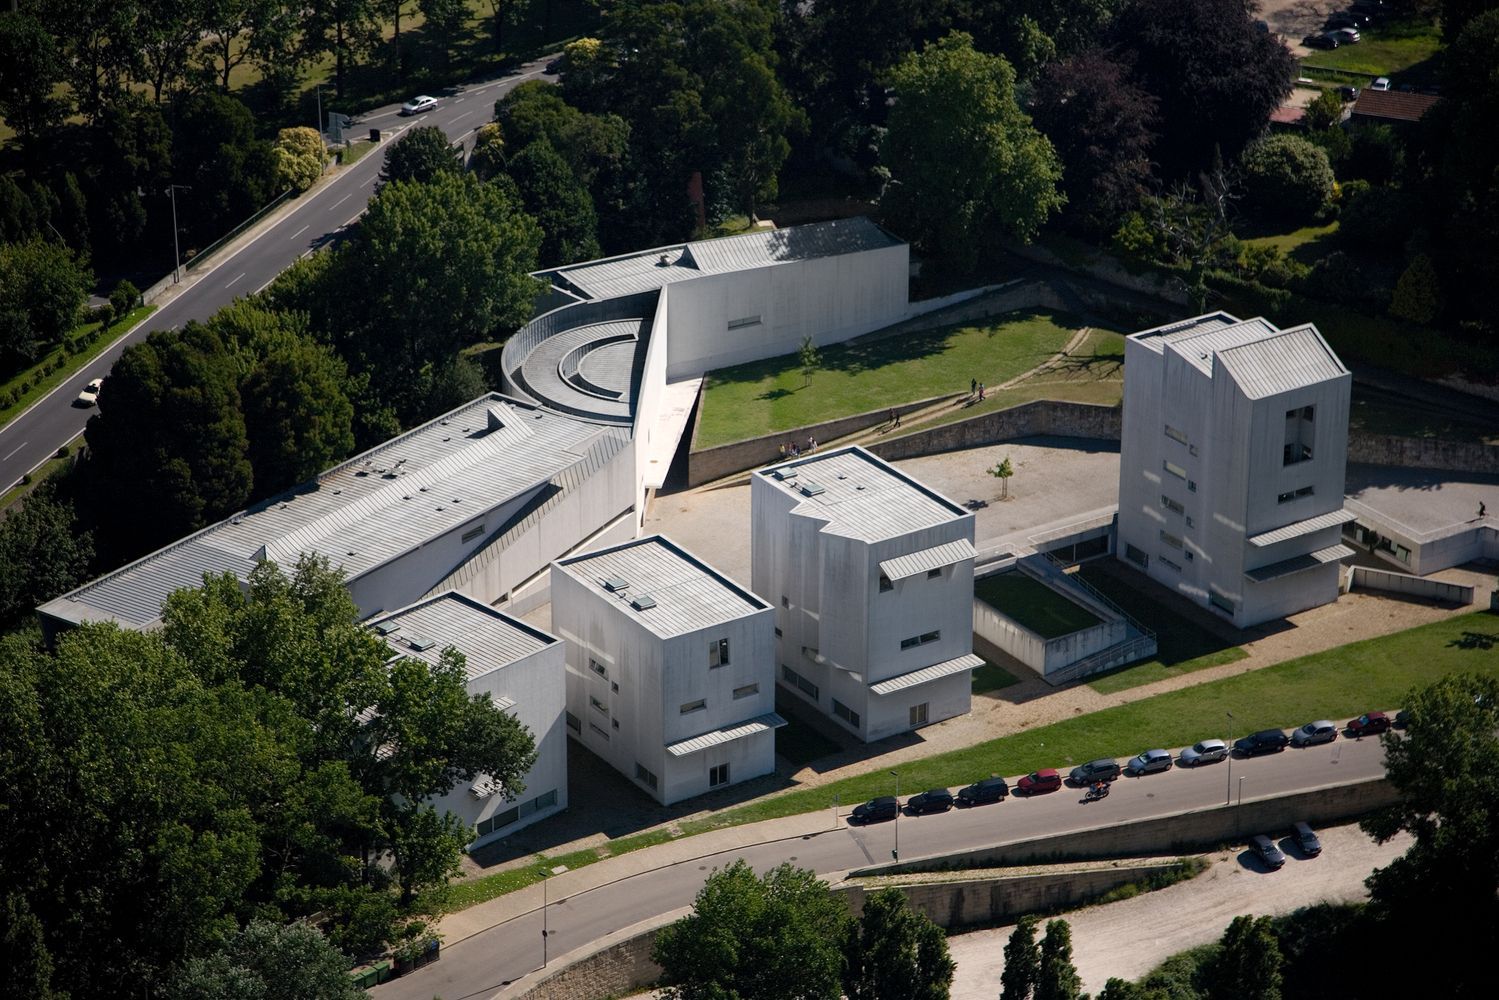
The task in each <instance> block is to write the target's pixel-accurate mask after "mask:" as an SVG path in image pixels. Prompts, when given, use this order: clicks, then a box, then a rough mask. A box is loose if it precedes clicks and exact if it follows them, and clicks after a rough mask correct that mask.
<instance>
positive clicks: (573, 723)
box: [565, 712, 583, 733]
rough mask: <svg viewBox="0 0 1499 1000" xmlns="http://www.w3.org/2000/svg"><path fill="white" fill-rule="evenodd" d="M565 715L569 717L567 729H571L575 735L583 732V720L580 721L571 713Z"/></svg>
mask: <svg viewBox="0 0 1499 1000" xmlns="http://www.w3.org/2000/svg"><path fill="white" fill-rule="evenodd" d="M565 714H566V716H567V728H568V729H571V730H572V731H573V732H575V733H581V732H583V720H582V719H579V718H578V717H577V716H576V715H574V714H573V713H571V712H567V713H565Z"/></svg>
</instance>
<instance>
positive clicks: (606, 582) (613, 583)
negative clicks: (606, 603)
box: [599, 576, 630, 594]
mask: <svg viewBox="0 0 1499 1000" xmlns="http://www.w3.org/2000/svg"><path fill="white" fill-rule="evenodd" d="M599 583H601V584H603V586H604V589H605V590H607V591H609V593H611V594H617V593H619V592H620V591H621V590H624V589H625V588H626V587H628V586H629V585H630V581H629V580H626V579H625V578H624V577H622V576H606V577H604V578H603V579H602V580H600V581H599Z"/></svg>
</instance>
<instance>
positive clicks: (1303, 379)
mask: <svg viewBox="0 0 1499 1000" xmlns="http://www.w3.org/2000/svg"><path fill="white" fill-rule="evenodd" d="M1216 357H1217V360H1218V363H1219V364H1222V365H1223V367H1224V370H1225V371H1226V372H1227V373H1228V375H1229V377H1230V378H1232V379H1233V380H1234V381H1235V382H1237V383H1238V384H1239V387H1240V388H1241V389H1243V391H1244V395H1246V396H1248V397H1249V398H1250V399H1263V398H1264V397H1266V396H1274V395H1276V394H1278V393H1282V392H1289V391H1291V390H1292V389H1300V388H1301V387H1303V386H1308V385H1315V384H1317V383H1318V382H1325V381H1327V380H1328V379H1333V378H1338V377H1339V376H1341V375H1346V374H1347V373H1348V369H1346V368H1344V367H1343V363H1342V362H1341V361H1339V360H1338V357H1337V355H1336V354H1334V353H1333V352H1332V348H1330V347H1328V346H1327V341H1325V340H1323V339H1322V335H1321V334H1320V333H1318V332H1317V328H1316V327H1314V326H1310V325H1303V326H1298V327H1293V328H1292V329H1289V330H1285V331H1283V332H1281V333H1279V334H1276V335H1275V336H1270V337H1264V338H1261V339H1258V340H1254V341H1251V342H1248V343H1243V344H1236V345H1234V346H1232V347H1223V348H1220V349H1219V350H1218V352H1217V355H1216Z"/></svg>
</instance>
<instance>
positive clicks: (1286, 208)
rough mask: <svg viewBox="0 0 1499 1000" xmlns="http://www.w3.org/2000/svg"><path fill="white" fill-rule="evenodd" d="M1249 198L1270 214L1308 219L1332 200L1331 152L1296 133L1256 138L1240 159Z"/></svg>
mask: <svg viewBox="0 0 1499 1000" xmlns="http://www.w3.org/2000/svg"><path fill="white" fill-rule="evenodd" d="M1240 166H1241V167H1242V168H1243V171H1244V188H1245V193H1246V196H1247V199H1248V200H1249V202H1250V204H1251V205H1253V206H1254V207H1255V208H1256V209H1258V211H1259V212H1260V213H1262V214H1263V215H1264V216H1265V217H1266V218H1273V219H1279V220H1283V221H1287V222H1307V221H1310V220H1311V219H1313V218H1315V217H1316V216H1317V215H1319V214H1320V213H1322V212H1323V211H1325V210H1326V209H1327V206H1328V205H1329V204H1330V203H1331V201H1332V194H1333V180H1334V178H1333V173H1332V164H1331V163H1330V162H1329V161H1328V159H1327V153H1326V152H1324V151H1323V150H1321V149H1319V148H1318V147H1317V146H1314V145H1312V144H1311V143H1310V142H1308V141H1307V140H1305V139H1302V138H1300V137H1299V136H1294V135H1272V136H1267V137H1265V138H1263V139H1260V140H1258V141H1256V142H1255V143H1254V144H1253V145H1251V146H1250V147H1249V148H1248V149H1246V150H1245V151H1244V156H1243V158H1242V160H1241V161H1240Z"/></svg>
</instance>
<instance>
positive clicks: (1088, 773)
mask: <svg viewBox="0 0 1499 1000" xmlns="http://www.w3.org/2000/svg"><path fill="white" fill-rule="evenodd" d="M1119 771H1120V767H1119V762H1118V761H1117V760H1114V759H1113V758H1112V757H1100V758H1099V759H1098V760H1090V761H1088V763H1086V764H1079V765H1078V766H1077V767H1074V768H1073V769H1072V773H1070V774H1068V775H1067V780H1068V781H1070V782H1072V783H1073V784H1074V785H1091V784H1093V782H1095V781H1113V780H1114V779H1115V778H1117V777H1119Z"/></svg>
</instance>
